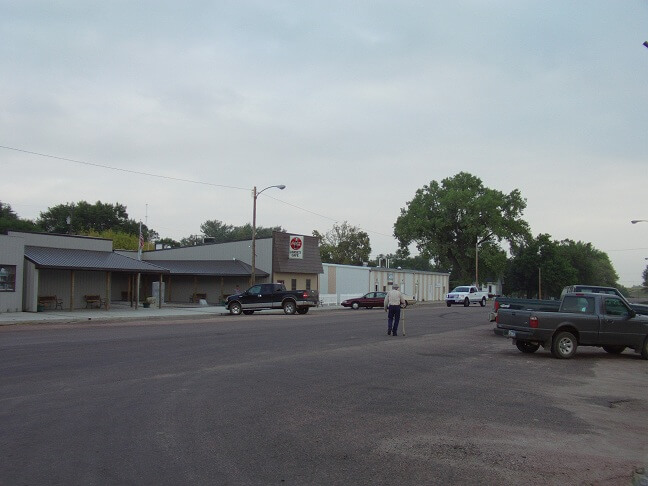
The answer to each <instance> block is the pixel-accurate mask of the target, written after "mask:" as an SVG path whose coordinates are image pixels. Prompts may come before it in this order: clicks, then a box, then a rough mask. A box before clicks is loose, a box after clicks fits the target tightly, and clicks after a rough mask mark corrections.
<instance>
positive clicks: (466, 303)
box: [464, 297, 470, 307]
mask: <svg viewBox="0 0 648 486" xmlns="http://www.w3.org/2000/svg"><path fill="white" fill-rule="evenodd" d="M464 307H470V299H469V298H468V297H466V299H465V300H464Z"/></svg>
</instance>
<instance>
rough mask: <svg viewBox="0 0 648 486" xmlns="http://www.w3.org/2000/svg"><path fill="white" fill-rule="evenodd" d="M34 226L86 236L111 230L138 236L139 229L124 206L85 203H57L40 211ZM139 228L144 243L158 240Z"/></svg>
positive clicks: (145, 228)
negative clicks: (93, 232) (92, 232)
mask: <svg viewBox="0 0 648 486" xmlns="http://www.w3.org/2000/svg"><path fill="white" fill-rule="evenodd" d="M37 223H38V224H39V225H40V226H42V227H43V229H44V230H45V231H46V232H48V233H70V234H89V232H91V231H95V232H98V233H101V232H102V231H106V230H114V231H117V232H123V233H126V234H129V235H138V236H139V229H140V223H139V222H137V221H135V220H133V219H129V218H128V213H127V212H126V206H124V205H122V204H119V203H116V204H110V203H102V202H101V201H97V202H96V203H94V204H90V203H88V202H86V201H79V202H78V203H67V204H59V205H57V206H54V207H51V208H49V209H48V210H47V211H45V212H41V214H40V218H39V219H38V221H37ZM141 227H142V234H143V236H144V239H145V240H146V241H151V240H154V239H156V238H157V237H158V234H157V233H156V232H155V231H153V230H150V229H149V228H148V227H147V226H146V225H145V224H142V225H141Z"/></svg>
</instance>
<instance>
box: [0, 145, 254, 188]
mask: <svg viewBox="0 0 648 486" xmlns="http://www.w3.org/2000/svg"><path fill="white" fill-rule="evenodd" d="M0 148H3V149H7V150H13V151H15V152H22V153H24V154H31V155H38V156H39V157H47V158H50V159H56V160H64V161H66V162H73V163H75V164H81V165H88V166H91V167H100V168H102V169H109V170H117V171H121V172H128V173H129V174H138V175H143V176H148V177H157V178H158V179H167V180H171V181H180V182H188V183H190V184H201V185H203V186H212V187H226V188H228V189H240V190H244V191H251V190H252V188H247V187H237V186H226V185H223V184H214V183H212V182H204V181H195V180H192V179H182V178H180V177H171V176H164V175H160V174H152V173H150V172H141V171H137V170H131V169H122V168H121V167H112V166H110V165H103V164H96V163H93V162H85V161H83V160H75V159H68V158H67V157H58V156H56V155H49V154H41V153H39V152H32V151H30V150H23V149H18V148H14V147H7V146H5V145H0Z"/></svg>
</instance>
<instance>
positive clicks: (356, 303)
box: [351, 302, 360, 310]
mask: <svg viewBox="0 0 648 486" xmlns="http://www.w3.org/2000/svg"><path fill="white" fill-rule="evenodd" d="M351 308H352V309H353V310H358V309H359V308H360V304H359V303H358V302H354V303H353V304H351Z"/></svg>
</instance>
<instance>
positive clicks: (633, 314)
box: [629, 309, 637, 319]
mask: <svg viewBox="0 0 648 486" xmlns="http://www.w3.org/2000/svg"><path fill="white" fill-rule="evenodd" d="M629 316H630V319H632V318H633V317H637V313H636V312H635V310H634V309H630V313H629Z"/></svg>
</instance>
